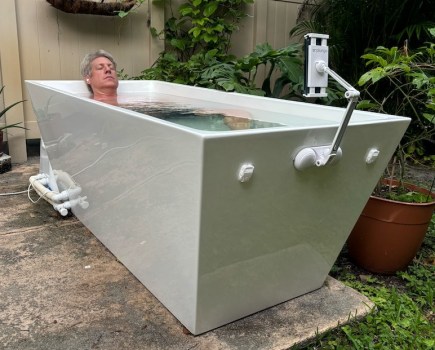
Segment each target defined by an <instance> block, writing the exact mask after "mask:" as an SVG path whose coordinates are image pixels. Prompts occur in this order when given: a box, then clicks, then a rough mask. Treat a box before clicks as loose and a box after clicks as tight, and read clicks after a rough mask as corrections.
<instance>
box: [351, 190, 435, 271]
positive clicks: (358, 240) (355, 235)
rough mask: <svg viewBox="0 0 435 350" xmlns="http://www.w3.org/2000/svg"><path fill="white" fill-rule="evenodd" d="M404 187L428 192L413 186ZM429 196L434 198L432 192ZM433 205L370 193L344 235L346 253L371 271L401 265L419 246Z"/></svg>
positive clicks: (408, 259)
mask: <svg viewBox="0 0 435 350" xmlns="http://www.w3.org/2000/svg"><path fill="white" fill-rule="evenodd" d="M406 187H407V188H409V189H410V190H412V191H416V192H421V193H424V194H429V191H427V190H424V189H422V188H419V187H417V186H412V185H406ZM431 197H432V198H433V199H435V194H434V193H431ZM434 209H435V201H431V202H429V203H404V202H397V201H392V200H388V199H383V198H378V197H374V196H372V197H370V198H369V201H368V202H367V204H366V206H365V208H364V210H363V212H362V213H361V216H360V218H359V219H358V221H357V223H356V224H355V227H354V228H353V230H352V232H351V234H350V236H349V238H348V241H347V244H348V249H349V255H350V257H351V258H352V259H353V260H354V261H355V263H356V264H357V265H359V266H361V267H363V268H364V269H366V270H368V271H371V272H374V273H381V274H393V273H395V272H396V271H400V270H403V269H405V268H406V267H407V266H408V265H409V264H410V263H411V261H412V259H414V257H415V255H416V254H417V252H418V250H419V249H420V246H421V244H422V242H423V239H424V237H425V235H426V232H427V229H428V226H429V223H430V221H431V218H432V214H433V211H434Z"/></svg>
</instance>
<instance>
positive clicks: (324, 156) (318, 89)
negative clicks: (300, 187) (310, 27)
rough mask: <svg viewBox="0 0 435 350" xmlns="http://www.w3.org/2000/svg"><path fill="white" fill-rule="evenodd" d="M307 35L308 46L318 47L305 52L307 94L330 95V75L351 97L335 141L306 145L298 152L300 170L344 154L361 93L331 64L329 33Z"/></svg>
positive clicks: (333, 160)
mask: <svg viewBox="0 0 435 350" xmlns="http://www.w3.org/2000/svg"><path fill="white" fill-rule="evenodd" d="M305 38H306V45H307V42H310V43H311V45H310V44H308V45H309V46H314V47H311V48H310V49H308V50H307V49H306V51H305V69H306V70H308V73H307V72H306V73H305V85H306V88H305V91H306V94H305V96H308V97H314V96H321V97H324V96H326V92H325V88H326V86H327V84H328V83H327V81H328V75H330V76H331V77H332V78H334V80H336V81H337V82H338V83H339V84H340V85H341V86H343V87H344V88H345V89H346V90H347V91H346V92H345V94H344V96H345V97H346V98H347V100H348V105H347V107H346V110H345V113H344V116H343V119H342V121H341V123H340V126H339V127H338V130H337V133H336V134H335V137H334V140H333V141H332V144H330V145H325V146H313V147H305V148H303V149H301V150H300V151H299V152H298V153H297V154H296V157H295V159H294V166H295V168H296V169H298V170H304V169H306V168H310V167H313V166H316V167H321V166H325V165H328V164H332V163H333V162H335V161H337V160H338V159H339V158H340V157H341V154H342V151H341V148H340V144H341V141H342V139H343V136H344V133H345V131H346V128H347V125H348V124H349V120H350V117H351V116H352V113H353V111H354V109H355V107H356V104H357V102H358V98H359V96H360V93H359V91H358V90H356V89H355V88H354V87H352V86H351V85H350V84H349V83H348V82H346V81H345V80H344V79H343V78H341V77H340V76H339V75H338V74H337V73H335V72H334V71H333V70H332V69H330V68H329V67H328V65H327V60H328V47H327V46H326V39H327V38H328V36H327V35H324V34H312V33H311V34H307V35H306V36H305ZM315 44H318V45H315ZM313 84H318V86H313Z"/></svg>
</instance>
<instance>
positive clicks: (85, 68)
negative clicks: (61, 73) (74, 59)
mask: <svg viewBox="0 0 435 350" xmlns="http://www.w3.org/2000/svg"><path fill="white" fill-rule="evenodd" d="M98 57H106V58H107V59H108V60H110V62H112V63H113V67H114V68H115V70H116V62H115V60H114V59H113V56H112V55H111V54H110V53H108V52H107V51H104V50H98V51H95V52H91V53H88V54H87V55H86V56H85V57H84V58H83V60H82V63H81V64H80V73H81V75H82V77H83V78H85V77H87V76H89V75H91V71H92V61H93V60H95V59H96V58H98Z"/></svg>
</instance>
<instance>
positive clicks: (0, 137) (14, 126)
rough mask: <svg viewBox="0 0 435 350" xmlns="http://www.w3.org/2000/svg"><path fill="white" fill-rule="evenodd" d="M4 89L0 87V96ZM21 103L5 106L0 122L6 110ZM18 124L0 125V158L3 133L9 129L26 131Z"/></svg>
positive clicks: (0, 112) (0, 115)
mask: <svg viewBox="0 0 435 350" xmlns="http://www.w3.org/2000/svg"><path fill="white" fill-rule="evenodd" d="M4 88H5V87H4V86H2V88H1V89H0V95H1V94H2V93H3V89H4ZM22 102H24V100H23V101H18V102H15V103H13V104H11V105H10V106H7V107H5V108H4V109H3V110H1V111H0V120H1V118H2V117H3V116H4V115H5V114H6V112H7V111H8V110H10V109H11V108H12V107H14V106H16V105H17V104H19V103H22ZM19 124H21V123H14V124H9V125H8V124H6V125H0V157H1V156H2V155H3V132H4V131H5V130H7V129H10V128H20V129H26V128H25V127H23V126H21V125H19Z"/></svg>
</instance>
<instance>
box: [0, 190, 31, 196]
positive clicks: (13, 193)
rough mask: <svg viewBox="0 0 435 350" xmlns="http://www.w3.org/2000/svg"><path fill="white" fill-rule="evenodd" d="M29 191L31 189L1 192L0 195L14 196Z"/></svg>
mask: <svg viewBox="0 0 435 350" xmlns="http://www.w3.org/2000/svg"><path fill="white" fill-rule="evenodd" d="M27 192H29V189H27V190H24V191H20V192H9V193H0V196H13V195H15V194H23V193H27Z"/></svg>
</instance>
